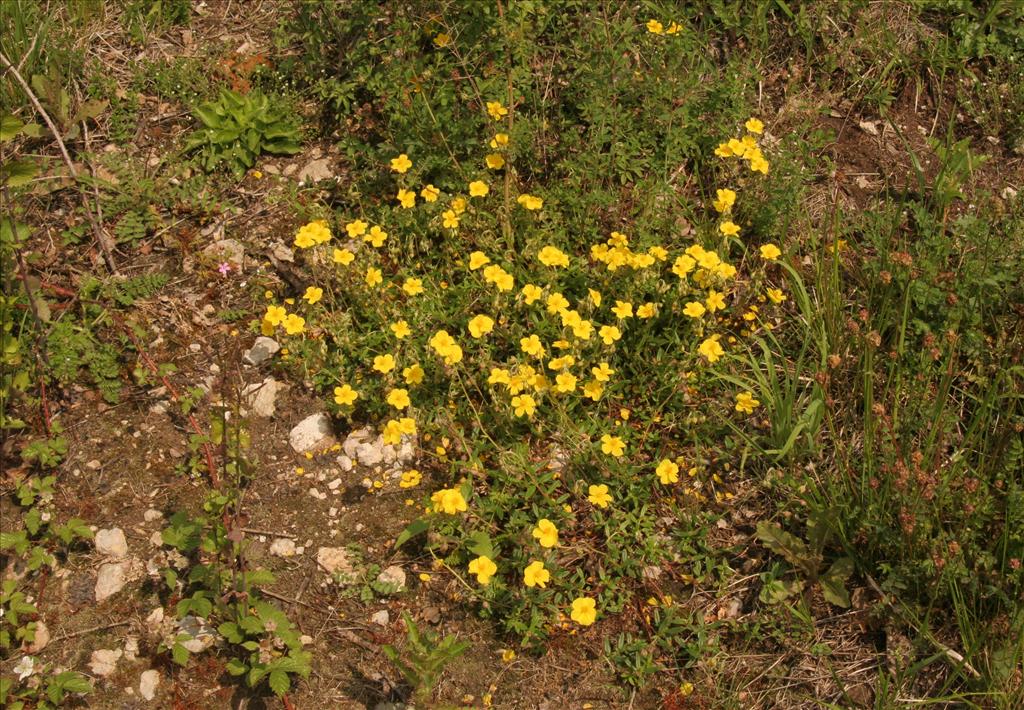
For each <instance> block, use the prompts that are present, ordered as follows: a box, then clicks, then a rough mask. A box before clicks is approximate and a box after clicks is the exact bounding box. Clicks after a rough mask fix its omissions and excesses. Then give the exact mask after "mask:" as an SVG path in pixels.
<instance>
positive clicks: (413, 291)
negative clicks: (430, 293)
mask: <svg viewBox="0 0 1024 710" xmlns="http://www.w3.org/2000/svg"><path fill="white" fill-rule="evenodd" d="M402 290H403V291H405V292H406V293H407V294H408V295H410V296H418V295H420V294H421V293H423V281H422V280H421V279H417V278H415V277H412V276H410V277H409V278H407V279H406V280H405V283H403V284H402Z"/></svg>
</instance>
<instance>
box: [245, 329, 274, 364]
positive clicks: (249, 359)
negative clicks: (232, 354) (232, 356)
mask: <svg viewBox="0 0 1024 710" xmlns="http://www.w3.org/2000/svg"><path fill="white" fill-rule="evenodd" d="M280 349H281V346H280V345H279V344H278V342H277V341H276V340H274V339H273V338H268V337H266V336H265V335H261V336H260V337H258V338H256V342H254V343H253V344H252V347H251V348H249V349H248V350H247V351H246V352H245V355H243V356H242V362H244V363H245V364H246V365H252V366H253V367H255V366H257V365H262V364H263V363H264V362H266V361H267V360H269V359H270V357H271V356H272V355H274V354H275V353H276V352H277V351H278V350H280Z"/></svg>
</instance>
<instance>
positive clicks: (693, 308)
mask: <svg viewBox="0 0 1024 710" xmlns="http://www.w3.org/2000/svg"><path fill="white" fill-rule="evenodd" d="M706 310H707V309H705V308H704V304H703V303H701V302H700V301H690V302H689V303H687V304H686V307H685V308H683V314H684V315H687V316H690V318H700V317H701V316H702V315H704V313H705V312H706Z"/></svg>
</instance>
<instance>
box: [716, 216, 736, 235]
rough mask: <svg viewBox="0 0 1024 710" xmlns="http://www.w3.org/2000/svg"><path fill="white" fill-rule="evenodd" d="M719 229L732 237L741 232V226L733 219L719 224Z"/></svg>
mask: <svg viewBox="0 0 1024 710" xmlns="http://www.w3.org/2000/svg"><path fill="white" fill-rule="evenodd" d="M718 231H719V232H721V233H722V234H724V235H725V236H727V237H732V236H735V235H737V234H739V233H740V228H739V225H737V224H736V223H735V222H733V221H732V220H726V221H725V222H722V223H721V224H720V225H718Z"/></svg>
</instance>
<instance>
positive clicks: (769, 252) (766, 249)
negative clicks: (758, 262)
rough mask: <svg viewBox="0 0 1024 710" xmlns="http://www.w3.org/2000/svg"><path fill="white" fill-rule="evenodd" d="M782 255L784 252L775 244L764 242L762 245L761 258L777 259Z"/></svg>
mask: <svg viewBox="0 0 1024 710" xmlns="http://www.w3.org/2000/svg"><path fill="white" fill-rule="evenodd" d="M781 255H782V252H781V251H780V250H779V248H778V247H777V246H775V245H774V244H763V245H762V246H761V258H762V259H765V260H767V261H775V260H776V259H778V258H779V257H780V256H781Z"/></svg>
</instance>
